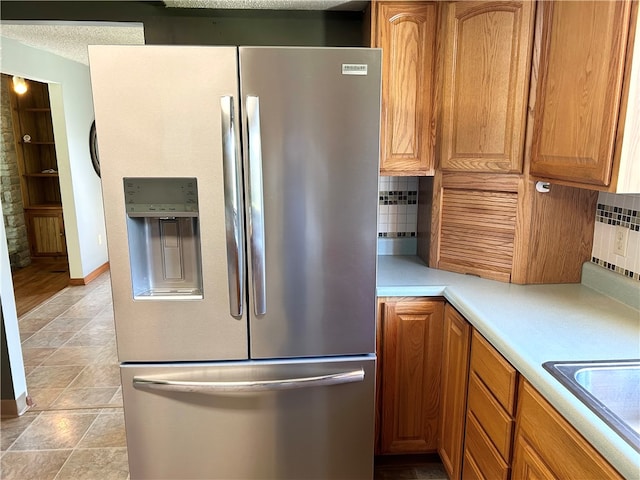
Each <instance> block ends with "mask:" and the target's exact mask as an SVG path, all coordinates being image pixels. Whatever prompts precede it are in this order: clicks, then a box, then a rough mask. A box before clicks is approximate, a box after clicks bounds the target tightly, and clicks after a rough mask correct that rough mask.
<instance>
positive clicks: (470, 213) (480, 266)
mask: <svg viewBox="0 0 640 480" xmlns="http://www.w3.org/2000/svg"><path fill="white" fill-rule="evenodd" d="M517 202H518V194H517V193H514V192H492V191H481V190H471V189H470V190H458V189H454V188H451V189H449V188H446V187H445V188H443V191H442V207H441V223H440V248H439V251H438V264H437V268H441V269H443V270H450V271H453V272H460V273H474V274H477V275H480V276H482V277H487V278H491V279H494V280H501V281H507V282H508V281H509V279H510V278H511V268H512V265H513V248H514V237H515V226H516V212H517V206H518V204H517Z"/></svg>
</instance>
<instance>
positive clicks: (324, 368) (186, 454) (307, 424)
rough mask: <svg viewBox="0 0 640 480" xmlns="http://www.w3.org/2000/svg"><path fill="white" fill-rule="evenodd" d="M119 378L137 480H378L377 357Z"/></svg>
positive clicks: (154, 371) (181, 369) (126, 372)
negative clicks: (375, 465) (375, 472)
mask: <svg viewBox="0 0 640 480" xmlns="http://www.w3.org/2000/svg"><path fill="white" fill-rule="evenodd" d="M121 374H122V384H123V395H124V404H125V424H126V431H127V445H128V451H129V465H130V472H131V478H132V479H143V478H148V479H151V478H153V479H169V478H171V479H175V478H180V479H195V478H202V479H243V480H248V479H278V480H280V479H296V480H298V479H323V480H328V479H371V478H372V477H373V436H374V431H373V429H374V427H373V425H374V422H373V417H374V404H373V399H374V380H375V356H373V355H370V356H358V357H334V358H323V359H313V360H312V359H297V360H274V361H246V362H224V363H181V364H164V365H157V364H155V365H131V364H127V365H122V367H121Z"/></svg>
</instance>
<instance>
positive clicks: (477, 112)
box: [440, 1, 535, 172]
mask: <svg viewBox="0 0 640 480" xmlns="http://www.w3.org/2000/svg"><path fill="white" fill-rule="evenodd" d="M534 7H535V3H534V2H530V1H522V2H452V3H447V4H446V6H444V7H443V8H445V12H444V15H443V19H444V27H443V28H444V30H445V34H444V44H445V48H444V74H443V75H444V77H443V106H442V139H441V143H440V154H441V155H440V166H441V167H442V169H443V170H466V171H477V172H521V171H522V159H523V148H524V138H525V122H526V113H527V97H528V93H529V72H530V68H531V47H532V44H533V19H534V15H533V12H534Z"/></svg>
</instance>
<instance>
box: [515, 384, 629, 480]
mask: <svg viewBox="0 0 640 480" xmlns="http://www.w3.org/2000/svg"><path fill="white" fill-rule="evenodd" d="M532 452H533V453H535V455H533V453H532ZM536 457H537V459H536ZM513 465H514V478H593V479H600V478H607V479H621V478H622V477H621V476H620V474H619V473H618V472H617V471H616V470H615V469H614V468H613V467H612V466H611V465H610V464H609V463H608V462H607V461H606V460H605V459H604V458H603V457H602V456H601V455H600V454H599V453H598V452H597V451H596V449H595V448H593V447H592V446H591V444H589V443H588V442H587V441H586V440H585V438H584V437H583V436H582V435H580V433H578V431H577V430H576V429H575V428H574V427H573V426H572V425H571V424H570V423H569V422H567V421H566V420H565V419H564V418H563V417H562V416H561V415H560V414H559V413H558V412H557V411H556V410H555V409H554V408H553V407H552V406H551V404H549V402H547V401H546V400H545V399H544V398H543V397H542V396H541V395H540V394H539V393H538V392H537V391H536V390H535V389H534V388H533V387H532V386H531V384H529V383H528V382H526V381H525V380H524V379H522V380H521V382H520V387H519V388H518V415H517V418H516V435H515V450H514V457H513ZM543 465H544V466H546V470H548V472H552V473H549V474H545V475H540V474H538V473H537V472H540V471H542V467H541V466H543ZM548 475H552V477H549V476H548Z"/></svg>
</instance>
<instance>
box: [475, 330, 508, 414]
mask: <svg viewBox="0 0 640 480" xmlns="http://www.w3.org/2000/svg"><path fill="white" fill-rule="evenodd" d="M471 364H472V365H473V371H474V373H475V374H476V375H477V376H478V378H479V379H480V380H481V381H482V383H483V384H484V385H486V388H488V389H489V391H490V392H491V395H493V396H494V397H495V399H496V400H497V401H498V402H500V406H501V407H502V408H504V409H505V410H506V412H507V413H508V414H509V415H515V413H516V412H515V404H516V385H517V381H518V380H517V378H518V372H517V371H516V369H515V368H513V366H512V365H511V364H510V363H509V362H507V361H506V360H505V359H504V357H503V356H502V355H500V353H498V351H497V350H496V349H495V348H493V347H492V346H491V344H490V343H489V342H487V340H485V339H484V337H483V336H482V335H480V334H479V333H478V332H477V331H474V332H473V340H472V346H471Z"/></svg>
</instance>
